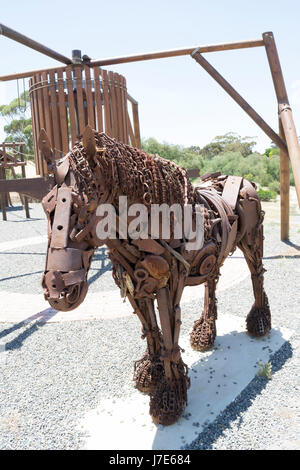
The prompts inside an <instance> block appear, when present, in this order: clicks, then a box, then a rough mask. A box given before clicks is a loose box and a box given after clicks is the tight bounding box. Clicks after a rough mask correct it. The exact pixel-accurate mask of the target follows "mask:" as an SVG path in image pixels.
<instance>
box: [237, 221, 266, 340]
mask: <svg viewBox="0 0 300 470" xmlns="http://www.w3.org/2000/svg"><path fill="white" fill-rule="evenodd" d="M262 222H263V213H262V212H261V216H260V220H259V221H258V224H257V227H256V230H255V236H254V237H253V239H252V240H251V239H250V240H249V239H248V240H247V237H246V236H245V237H243V239H242V240H241V241H240V242H239V243H238V246H239V248H240V249H241V250H242V251H243V254H244V256H245V259H246V262H247V264H248V267H249V270H250V272H251V280H252V286H253V293H254V299H255V300H254V304H253V306H252V308H251V310H250V312H249V314H248V315H247V318H246V326H247V331H248V333H249V334H250V335H251V336H257V337H259V336H264V335H266V334H267V333H268V332H269V331H270V329H271V312H270V307H269V302H268V297H267V295H266V293H265V291H264V272H265V269H264V267H263V263H262V258H263V224H262ZM249 241H250V242H252V243H251V244H249Z"/></svg>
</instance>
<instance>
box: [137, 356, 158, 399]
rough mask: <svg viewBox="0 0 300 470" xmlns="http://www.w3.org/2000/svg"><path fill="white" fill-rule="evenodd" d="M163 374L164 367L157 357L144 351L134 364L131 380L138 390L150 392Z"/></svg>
mask: <svg viewBox="0 0 300 470" xmlns="http://www.w3.org/2000/svg"><path fill="white" fill-rule="evenodd" d="M163 376H164V368H163V364H162V362H161V360H160V358H159V357H155V356H151V355H150V354H148V353H146V354H144V356H143V357H142V358H141V359H140V360H138V361H136V362H135V364H134V375H133V380H134V381H135V386H136V388H137V389H138V390H139V391H140V392H143V393H148V394H149V393H151V392H152V391H153V390H155V388H156V386H157V384H158V382H159V381H160V380H162V378H163Z"/></svg>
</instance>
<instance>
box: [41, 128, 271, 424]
mask: <svg viewBox="0 0 300 470" xmlns="http://www.w3.org/2000/svg"><path fill="white" fill-rule="evenodd" d="M39 145H40V150H41V152H42V154H43V155H44V157H45V159H46V161H47V164H48V167H49V170H50V171H52V173H53V174H54V177H55V180H56V185H55V187H53V189H52V190H51V191H50V192H49V193H48V195H47V196H46V197H45V198H44V199H43V207H44V210H45V212H46V214H47V218H48V238H49V244H48V252H47V261H46V269H45V273H44V275H43V280H42V285H43V288H44V294H45V298H46V299H47V300H48V301H49V303H50V305H51V306H52V307H54V308H55V309H57V310H64V311H68V310H72V309H74V308H76V307H77V306H78V305H79V304H80V303H81V302H82V301H83V299H84V297H85V295H86V293H87V289H88V283H87V274H88V270H89V267H90V264H91V261H92V257H93V253H94V251H95V249H96V248H97V247H98V246H101V245H103V244H106V245H107V247H108V253H109V257H110V260H111V262H112V265H113V278H114V280H115V282H116V284H117V285H118V287H119V288H120V289H121V295H122V296H123V297H125V296H126V297H127V298H128V299H129V301H130V303H131V305H132V307H133V310H134V313H135V314H137V316H138V318H139V320H140V321H141V324H142V332H143V336H142V337H144V338H146V340H147V350H146V353H145V354H144V356H143V357H142V358H141V359H140V360H139V361H137V362H136V363H135V370H134V380H135V382H136V386H137V388H138V389H139V390H141V391H143V392H147V393H149V394H150V414H151V416H152V418H153V420H154V422H155V423H160V424H163V425H169V424H172V423H174V422H175V421H176V420H177V419H178V417H179V416H180V415H181V413H182V412H183V410H184V408H185V406H186V403H187V389H188V387H189V384H190V380H189V378H188V368H187V366H186V365H185V364H184V362H183V360H182V357H181V349H180V346H179V344H178V341H179V333H180V325H181V311H180V299H181V296H182V292H183V289H184V287H185V286H192V285H199V284H202V283H205V298H204V309H203V312H202V315H201V317H200V319H199V320H197V321H196V322H195V323H194V327H193V330H192V332H191V335H190V342H191V345H192V347H193V348H194V349H196V350H198V351H205V350H207V349H209V348H211V347H212V345H213V343H214V339H215V336H216V318H217V305H216V295H215V291H216V285H217V282H218V279H219V270H220V267H221V266H222V264H223V263H224V260H225V258H226V257H227V256H228V255H229V254H230V253H232V252H233V251H234V250H235V249H236V247H239V248H240V249H241V250H242V251H243V253H244V256H245V258H246V261H247V263H248V266H249V269H250V272H251V278H252V283H253V290H254V298H255V301H254V304H253V306H252V308H251V310H250V313H249V314H248V316H247V319H246V325H247V330H248V332H249V333H250V334H251V335H253V336H263V335H265V334H266V333H267V332H268V331H269V330H270V328H271V315H270V309H269V305H268V299H267V296H266V294H265V292H264V288H263V274H264V268H263V265H262V256H263V225H262V222H263V215H264V213H263V212H262V210H261V205H260V202H259V199H258V196H257V193H256V190H255V185H254V184H253V183H250V182H248V181H246V180H245V179H243V178H240V177H232V176H224V175H221V174H220V173H216V174H211V175H206V176H205V177H203V178H202V183H201V185H200V186H198V187H196V188H194V187H193V186H192V185H191V183H190V182H189V181H188V178H187V176H186V171H185V170H184V169H182V168H180V167H178V166H177V165H175V164H174V163H172V162H169V161H167V160H164V159H162V158H160V157H158V156H152V155H147V154H146V153H145V152H143V151H142V150H138V149H135V148H132V147H130V146H128V145H124V144H121V143H119V142H116V141H115V140H114V139H111V138H109V137H108V136H107V135H105V134H104V133H97V132H95V131H93V130H92V129H91V128H90V127H87V128H86V129H85V132H84V134H83V136H82V140H81V142H78V143H77V144H76V145H75V146H74V147H73V149H72V150H71V151H70V152H69V154H68V155H66V156H65V157H64V158H63V159H61V160H60V161H58V162H55V160H54V157H53V152H52V149H51V147H50V144H49V140H48V138H47V136H46V134H45V132H44V131H42V132H41V135H40V139H39ZM120 195H121V196H127V197H128V201H129V204H132V203H136V202H141V203H144V204H145V205H146V207H147V208H148V209H149V207H150V205H151V204H152V203H155V204H163V203H165V204H168V205H171V204H174V203H177V204H180V205H181V206H184V205H186V204H191V205H193V207H195V204H201V205H202V220H203V229H204V243H203V246H202V248H201V249H197V250H187V249H186V239H185V238H184V237H183V238H181V239H178V238H177V239H176V238H175V237H174V234H173V231H172V233H171V235H170V237H169V238H168V239H151V238H148V239H146V240H145V239H138V240H135V239H131V238H130V236H129V235H128V236H127V238H126V237H125V238H124V237H123V238H122V237H121V236H120V229H118V227H117V231H116V238H115V239H108V238H106V239H99V238H98V236H97V233H96V226H97V220H98V219H99V217H98V216H97V208H99V207H101V206H102V205H103V204H107V203H110V204H112V205H113V207H114V208H115V210H116V213H117V219H118V218H119V217H120V207H119V202H118V201H119V199H118V198H119V196H120ZM149 210H150V209H149ZM97 217H98V218H97ZM149 217H150V216H149ZM117 225H118V224H117ZM118 230H119V232H118ZM99 295H100V294H99ZM154 301H156V302H157V310H158V317H159V321H158V318H157V316H156V311H155V306H154Z"/></svg>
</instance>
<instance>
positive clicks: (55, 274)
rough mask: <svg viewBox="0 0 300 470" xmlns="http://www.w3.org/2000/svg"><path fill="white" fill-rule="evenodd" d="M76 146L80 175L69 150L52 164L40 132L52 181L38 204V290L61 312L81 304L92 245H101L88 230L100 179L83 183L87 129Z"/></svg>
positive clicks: (91, 145)
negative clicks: (43, 251)
mask: <svg viewBox="0 0 300 470" xmlns="http://www.w3.org/2000/svg"><path fill="white" fill-rule="evenodd" d="M75 147H76V151H75V154H76V152H77V154H76V158H77V159H78V160H80V158H81V157H84V158H81V162H82V164H83V167H82V168H81V170H82V172H81V173H80V170H77V171H76V169H75V167H78V165H76V166H75V165H74V158H75V154H74V148H73V149H72V150H71V151H70V152H69V153H68V154H67V155H66V156H65V157H64V158H62V159H61V160H57V161H56V160H55V158H54V154H53V151H52V148H51V145H50V142H49V139H48V137H47V134H46V132H45V131H44V129H42V131H41V134H40V137H39V148H40V151H41V153H42V155H43V157H44V159H45V160H46V163H47V166H48V170H49V173H53V175H54V179H55V183H56V184H55V186H54V187H53V188H52V190H51V191H50V192H49V193H48V194H47V195H46V196H45V197H44V198H43V200H42V205H43V208H44V211H45V213H46V215H47V219H48V248H47V257H46V267H45V271H44V275H43V279H42V286H43V289H44V296H45V299H46V300H47V301H48V302H49V303H50V305H51V306H52V307H53V308H55V309H56V310H62V311H69V310H72V309H74V308H76V307H77V306H78V305H79V304H80V303H81V302H82V301H83V300H84V298H85V296H86V293H87V290H88V283H87V274H88V270H89V267H90V264H91V260H92V256H93V254H94V251H95V248H96V246H101V245H102V244H103V243H102V242H101V241H99V239H97V240H96V239H95V237H93V235H92V230H91V227H92V225H93V224H92V221H93V219H94V218H95V212H96V209H97V205H98V200H99V198H100V197H101V194H102V195H103V191H102V189H103V188H101V183H100V180H101V178H100V179H99V178H98V180H97V181H99V182H98V186H97V187H93V185H91V184H90V185H88V184H87V182H86V181H85V179H84V178H85V176H84V172H86V173H91V171H92V166H93V165H92V164H91V162H92V160H93V157H94V155H95V153H96V143H95V138H94V134H93V131H92V129H91V128H90V127H89V126H88V127H87V128H86V129H85V131H84V133H83V136H82V141H81V142H80V143H78V144H76V146H75ZM84 165H85V167H84ZM87 180H88V176H87ZM85 185H86V186H85ZM84 186H85V187H84ZM101 191H102V192H101Z"/></svg>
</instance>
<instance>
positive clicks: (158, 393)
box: [150, 376, 189, 426]
mask: <svg viewBox="0 0 300 470" xmlns="http://www.w3.org/2000/svg"><path fill="white" fill-rule="evenodd" d="M188 387H189V379H188V377H187V376H182V377H180V378H178V379H173V380H172V381H168V380H167V379H166V378H165V379H164V380H163V381H161V382H160V383H159V384H158V386H157V388H156V389H155V391H154V392H153V393H152V394H151V396H150V415H151V417H152V420H153V422H154V423H155V424H162V425H163V426H170V425H171V424H174V423H176V421H178V419H179V418H180V416H181V415H182V413H183V411H184V409H185V407H186V404H187V389H188Z"/></svg>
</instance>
